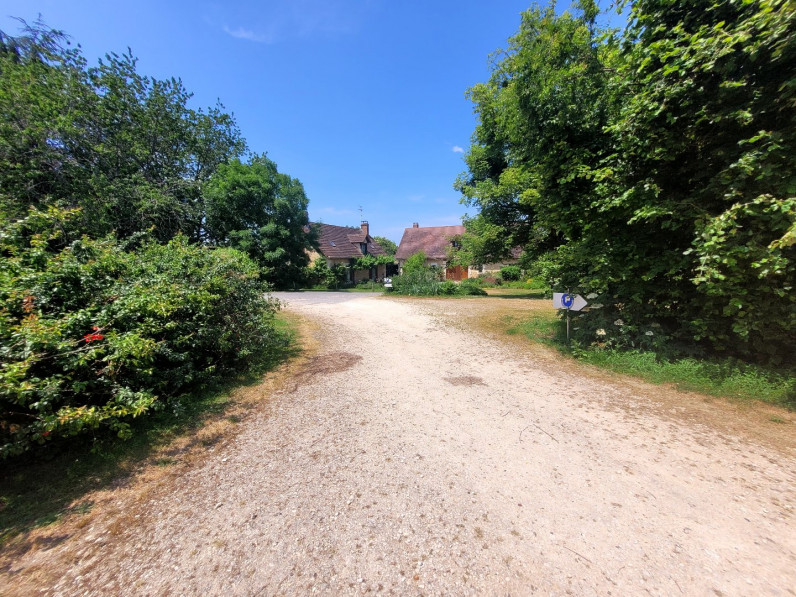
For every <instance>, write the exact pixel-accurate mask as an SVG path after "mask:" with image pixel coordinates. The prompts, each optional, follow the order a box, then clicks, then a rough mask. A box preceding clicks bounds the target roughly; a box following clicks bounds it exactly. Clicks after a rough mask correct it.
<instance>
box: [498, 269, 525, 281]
mask: <svg viewBox="0 0 796 597" xmlns="http://www.w3.org/2000/svg"><path fill="white" fill-rule="evenodd" d="M521 276H522V270H521V269H520V266H518V265H507V266H505V267H501V268H500V277H501V278H503V280H505V281H506V282H516V281H517V280H519V279H520V277H521Z"/></svg>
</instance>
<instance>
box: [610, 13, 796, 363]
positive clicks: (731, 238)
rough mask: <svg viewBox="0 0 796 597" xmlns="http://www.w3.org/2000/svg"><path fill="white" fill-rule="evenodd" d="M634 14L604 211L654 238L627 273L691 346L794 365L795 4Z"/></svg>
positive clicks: (643, 298) (795, 249)
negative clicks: (609, 200)
mask: <svg viewBox="0 0 796 597" xmlns="http://www.w3.org/2000/svg"><path fill="white" fill-rule="evenodd" d="M631 16H632V20H631V25H630V27H629V28H628V31H627V33H626V35H625V40H624V48H623V53H624V56H625V65H624V67H623V68H622V76H623V87H624V90H625V101H624V102H623V106H622V111H621V114H620V116H619V118H618V119H617V121H616V124H615V125H614V126H613V132H614V133H615V135H616V137H617V140H618V151H617V154H616V156H615V157H614V158H613V159H612V167H613V169H614V171H615V172H616V173H617V180H618V181H619V184H620V189H621V190H622V194H621V195H617V196H616V197H615V198H614V199H613V202H614V204H615V205H616V206H617V208H618V209H621V210H624V212H625V213H626V214H627V216H628V219H630V220H631V222H633V223H638V224H637V226H642V227H643V228H644V229H646V230H647V231H655V234H654V235H653V236H650V237H649V240H646V241H645V244H646V248H647V249H648V251H649V254H648V255H649V256H648V257H647V258H646V261H647V263H640V264H638V265H637V266H635V267H634V268H633V270H634V272H635V273H642V274H645V276H644V279H645V281H646V282H647V284H648V286H650V287H652V288H655V289H656V294H657V296H659V297H660V298H661V300H662V304H664V305H666V308H667V309H668V310H669V312H670V313H671V315H672V316H673V318H672V319H673V322H672V323H673V325H677V324H679V325H680V326H681V328H682V329H683V331H684V332H686V333H688V335H690V336H694V335H696V337H698V338H708V339H710V341H711V344H712V346H714V347H715V348H719V349H721V350H725V351H731V352H735V353H739V352H740V353H745V354H746V356H747V357H753V358H761V357H762V358H771V357H774V358H781V357H782V355H788V354H790V355H792V354H793V353H794V347H795V346H794V335H795V334H794V331H795V330H796V315H795V314H796V296H794V293H793V292H792V289H793V288H794V285H796V270H795V269H794V259H796V248H795V247H794V232H795V231H796V228H795V227H796V210H794V197H795V196H796V177H795V176H794V172H796V113H795V112H794V109H793V106H794V102H795V101H796V10H794V8H793V3H792V2H788V1H786V0H773V1H763V0H753V1H749V2H728V1H717V0H699V1H695V2H688V3H685V2H676V3H674V5H673V3H671V2H664V1H661V0H638V1H637V2H635V3H634V4H633V7H632V12H631ZM636 245H637V246H638V245H640V243H636ZM653 265H654V269H653ZM634 272H631V275H632V273H634ZM650 282H651V284H650ZM695 290H696V292H695ZM640 296H641V297H642V300H647V301H648V300H649V299H650V293H649V292H643V293H641V294H640ZM653 296H654V295H653ZM682 322H686V325H682ZM777 355H779V357H777Z"/></svg>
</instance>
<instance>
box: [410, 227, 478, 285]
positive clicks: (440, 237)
mask: <svg viewBox="0 0 796 597" xmlns="http://www.w3.org/2000/svg"><path fill="white" fill-rule="evenodd" d="M462 234H464V226H426V227H424V228H421V227H420V226H419V225H418V224H417V223H414V224H413V225H412V227H411V228H406V229H404V235H403V236H402V237H401V243H400V244H399V245H398V250H397V251H396V252H395V260H396V261H397V262H398V267H400V268H403V264H404V263H405V262H406V260H407V259H408V258H409V257H411V256H412V255H414V254H415V253H417V252H418V251H423V252H424V253H425V254H426V265H428V266H435V267H440V268H444V269H445V279H446V280H463V279H466V278H467V269H466V268H463V267H461V266H458V265H457V266H455V267H448V265H449V264H448V262H449V261H450V253H451V251H455V250H456V249H457V248H459V246H460V245H459V239H460V238H461V236H462Z"/></svg>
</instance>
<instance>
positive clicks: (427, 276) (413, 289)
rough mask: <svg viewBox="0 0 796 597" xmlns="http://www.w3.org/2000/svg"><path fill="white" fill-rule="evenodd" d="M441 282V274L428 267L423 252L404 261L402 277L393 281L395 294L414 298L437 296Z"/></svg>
mask: <svg viewBox="0 0 796 597" xmlns="http://www.w3.org/2000/svg"><path fill="white" fill-rule="evenodd" d="M441 282H442V276H441V272H440V271H439V270H438V268H432V267H429V266H427V265H426V254H425V253H424V252H423V251H418V252H417V253H415V254H414V255H410V256H409V257H408V258H407V259H406V261H404V264H403V270H402V272H401V275H400V276H394V277H393V279H392V284H393V292H395V293H396V294H408V295H412V296H436V295H437V294H439V292H440V283H441Z"/></svg>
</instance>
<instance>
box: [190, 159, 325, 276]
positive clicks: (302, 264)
mask: <svg viewBox="0 0 796 597" xmlns="http://www.w3.org/2000/svg"><path fill="white" fill-rule="evenodd" d="M308 203H309V201H308V199H307V197H306V195H305V194H304V187H303V186H302V185H301V183H300V182H299V181H298V180H297V179H295V178H291V177H289V176H288V175H286V174H281V173H280V172H278V171H277V167H276V164H275V163H274V162H273V161H272V160H270V159H268V158H267V157H266V156H265V155H262V156H257V155H255V156H253V157H252V158H251V159H250V161H249V162H248V163H246V164H244V163H242V162H241V161H240V160H238V159H235V160H232V161H231V162H229V163H227V164H222V165H221V166H219V168H218V171H217V172H216V174H215V175H214V176H213V177H212V178H211V179H210V181H209V182H208V184H207V186H206V188H205V192H204V207H205V213H206V220H205V229H204V235H205V237H206V238H207V240H208V242H211V243H214V244H216V245H219V246H229V247H234V248H237V249H239V250H241V251H243V252H244V253H247V254H248V255H249V256H250V257H251V258H252V259H254V260H255V261H256V262H257V263H258V264H259V265H260V267H261V268H262V270H263V275H264V277H265V279H266V280H267V281H268V282H269V283H271V284H272V285H273V286H274V287H276V288H292V287H296V286H298V285H300V284H302V283H303V282H304V274H305V268H306V267H307V265H308V264H309V257H308V254H307V250H308V249H311V248H312V247H313V245H314V243H315V242H316V241H315V236H314V234H313V231H312V229H311V227H310V226H309V219H308V215H307V205H308Z"/></svg>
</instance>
